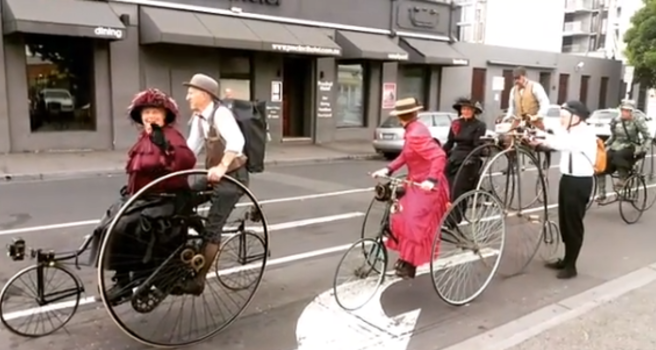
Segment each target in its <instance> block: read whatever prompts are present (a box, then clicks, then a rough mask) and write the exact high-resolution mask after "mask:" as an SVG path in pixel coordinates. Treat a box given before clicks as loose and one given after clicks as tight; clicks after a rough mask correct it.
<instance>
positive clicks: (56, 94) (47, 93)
mask: <svg viewBox="0 0 656 350" xmlns="http://www.w3.org/2000/svg"><path fill="white" fill-rule="evenodd" d="M43 95H44V96H45V97H47V98H62V99H68V98H71V95H69V94H68V92H66V91H57V90H51V91H45V92H44V93H43Z"/></svg>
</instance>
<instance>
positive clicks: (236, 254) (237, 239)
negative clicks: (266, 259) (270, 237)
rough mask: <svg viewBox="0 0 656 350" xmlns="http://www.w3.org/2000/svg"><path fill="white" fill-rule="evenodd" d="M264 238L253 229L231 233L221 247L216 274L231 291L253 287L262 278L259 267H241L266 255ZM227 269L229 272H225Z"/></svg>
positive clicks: (216, 261) (216, 262)
mask: <svg viewBox="0 0 656 350" xmlns="http://www.w3.org/2000/svg"><path fill="white" fill-rule="evenodd" d="M266 254H267V251H266V245H265V243H264V239H262V237H260V236H258V235H257V234H256V233H255V232H252V231H243V232H239V233H236V234H233V235H231V236H230V237H229V238H228V239H227V240H226V241H225V242H224V243H223V244H221V248H220V249H219V253H218V254H217V257H216V260H215V271H216V273H215V275H216V279H217V281H219V283H221V285H222V286H223V287H225V288H226V289H228V290H231V291H235V292H236V291H243V290H247V289H249V288H252V287H253V286H254V285H255V284H256V283H258V282H259V281H260V279H261V278H262V276H261V274H260V271H259V270H258V269H244V268H240V267H242V266H246V265H248V264H250V263H252V262H254V261H258V260H260V259H261V257H262V256H264V255H266ZM227 270H234V271H230V272H229V273H225V272H226V271H227Z"/></svg>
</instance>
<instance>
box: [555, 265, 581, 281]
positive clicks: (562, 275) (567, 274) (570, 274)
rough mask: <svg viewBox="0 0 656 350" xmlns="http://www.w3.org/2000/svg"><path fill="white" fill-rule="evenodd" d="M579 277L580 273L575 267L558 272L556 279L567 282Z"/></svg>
mask: <svg viewBox="0 0 656 350" xmlns="http://www.w3.org/2000/svg"><path fill="white" fill-rule="evenodd" d="M577 275H578V272H576V268H575V267H566V268H564V269H562V270H560V271H558V275H556V277H557V278H558V279H561V280H567V279H570V278H574V277H576V276H577Z"/></svg>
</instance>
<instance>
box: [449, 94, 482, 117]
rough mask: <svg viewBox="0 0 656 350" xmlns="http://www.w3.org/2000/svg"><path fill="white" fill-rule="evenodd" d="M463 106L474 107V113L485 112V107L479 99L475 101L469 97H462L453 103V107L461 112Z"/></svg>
mask: <svg viewBox="0 0 656 350" xmlns="http://www.w3.org/2000/svg"><path fill="white" fill-rule="evenodd" d="M462 107H469V108H473V109H474V114H481V113H483V107H482V106H481V104H480V103H478V101H474V100H472V99H470V98H467V97H461V98H459V99H457V100H456V103H454V104H453V109H455V110H456V111H457V112H458V113H460V108H462Z"/></svg>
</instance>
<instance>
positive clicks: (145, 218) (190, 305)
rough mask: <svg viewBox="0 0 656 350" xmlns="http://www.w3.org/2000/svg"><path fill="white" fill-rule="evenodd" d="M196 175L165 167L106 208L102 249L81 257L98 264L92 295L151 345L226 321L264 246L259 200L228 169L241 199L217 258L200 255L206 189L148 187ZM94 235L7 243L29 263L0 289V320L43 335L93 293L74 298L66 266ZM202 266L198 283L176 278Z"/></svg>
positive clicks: (260, 267)
mask: <svg viewBox="0 0 656 350" xmlns="http://www.w3.org/2000/svg"><path fill="white" fill-rule="evenodd" d="M193 176H199V177H200V176H202V177H206V176H207V171H205V170H187V171H180V172H176V173H172V174H169V175H166V176H163V177H161V178H159V179H157V180H155V181H153V182H151V183H150V184H148V185H147V186H146V187H144V188H143V189H141V190H140V191H139V192H137V193H136V194H135V195H133V196H131V197H130V198H126V199H125V201H124V204H122V205H120V206H119V205H116V206H113V207H112V208H114V209H112V208H110V210H109V211H108V214H109V216H108V217H106V218H104V219H103V222H105V223H106V224H107V225H106V226H104V227H105V229H104V230H102V232H100V237H102V240H101V242H102V243H101V245H100V249H99V256H98V258H97V259H93V258H92V259H90V260H91V261H90V264H89V265H87V266H89V267H92V268H93V267H94V265H96V264H97V265H98V267H97V274H98V290H99V294H100V295H99V296H98V297H95V300H96V302H97V301H100V302H102V303H103V305H104V306H105V308H106V310H107V312H108V314H109V316H110V318H111V320H112V321H114V323H116V325H117V326H118V327H119V328H120V329H121V330H122V331H123V332H124V333H126V334H127V335H128V336H130V337H131V338H133V339H135V340H136V341H138V342H140V343H143V344H146V345H149V346H154V347H159V348H180V347H183V346H188V345H192V344H195V343H199V342H201V341H203V340H206V339H208V338H210V337H212V336H213V335H215V334H216V333H218V332H220V331H221V330H223V329H225V328H226V327H228V326H229V325H230V324H232V323H233V322H234V321H235V320H236V319H237V318H238V317H239V315H241V314H242V313H243V312H244V310H245V309H246V308H247V307H248V305H249V303H250V302H251V300H252V299H253V296H254V295H255V292H256V291H257V289H258V287H259V285H260V282H261V280H262V276H263V273H264V268H265V265H266V261H267V257H268V256H269V249H268V248H269V232H268V228H267V222H266V218H265V217H264V214H263V212H262V208H261V206H260V205H259V203H258V202H257V199H256V198H255V196H254V195H253V193H252V192H251V191H250V190H248V188H246V187H244V186H243V185H242V184H241V183H239V182H238V181H236V180H234V179H233V178H231V177H229V176H225V177H224V180H225V181H227V182H228V183H230V184H231V185H232V186H233V188H234V189H235V190H238V191H239V192H240V193H241V195H242V196H241V201H240V203H238V204H237V206H236V208H234V209H233V212H232V214H231V215H230V218H229V219H228V223H227V224H226V226H224V227H223V230H222V242H221V244H220V248H219V249H218V252H217V254H216V256H215V257H214V261H208V260H209V259H205V257H204V255H203V254H202V251H203V247H204V246H205V245H206V239H207V238H206V236H207V232H208V231H209V230H213V229H214V228H212V227H211V225H210V224H211V223H210V222H209V221H208V219H207V216H206V213H207V211H208V206H209V205H210V203H209V202H210V200H211V193H212V192H211V190H210V189H203V190H199V191H190V190H187V191H180V192H176V193H155V192H153V191H152V189H153V188H155V187H156V186H158V185H160V184H162V183H163V182H164V181H170V180H172V179H176V178H178V179H180V178H182V180H183V181H186V180H189V178H190V177H193ZM93 241H94V236H93V235H89V236H87V237H86V238H85V241H84V242H83V244H82V246H81V247H80V248H79V249H78V250H75V251H72V252H69V253H63V252H54V251H48V250H46V249H28V248H27V247H26V244H25V241H24V240H22V239H18V240H16V241H14V243H12V244H11V245H10V246H9V248H8V249H9V256H10V257H11V258H12V259H13V260H15V261H16V260H23V259H25V257H26V256H27V257H31V258H34V259H35V260H36V264H35V265H33V266H30V267H27V268H25V269H23V270H21V271H19V272H18V273H17V274H16V275H14V276H13V277H12V278H11V279H10V280H9V281H8V282H7V284H6V285H5V286H4V288H3V290H2V292H1V293H0V308H1V310H0V311H1V313H2V323H3V324H4V325H5V327H7V329H8V330H10V331H11V332H13V333H15V334H18V335H21V336H27V337H39V336H44V335H48V334H51V333H53V332H55V331H57V330H58V329H61V328H62V327H64V326H65V325H66V323H67V322H68V321H69V320H70V319H71V318H72V317H73V315H74V313H75V311H76V310H77V308H78V306H79V305H80V303H81V301H84V300H86V301H85V303H87V304H88V303H93V302H94V300H93V299H94V298H93V297H92V298H91V299H92V300H87V299H88V298H85V299H84V300H81V299H82V298H81V296H82V294H83V293H84V291H85V288H84V286H83V285H82V281H81V279H80V278H79V277H78V276H77V274H76V273H75V272H74V271H73V269H71V268H70V266H74V267H77V268H78V269H80V265H82V264H81V263H79V258H80V256H81V255H82V254H83V253H84V252H86V251H87V250H91V251H92V252H93V251H94V249H89V248H90V247H91V246H92V242H93ZM95 251H96V252H97V250H95ZM210 264H211V265H210ZM206 270H207V275H206V283H205V288H204V289H203V290H202V291H196V293H195V294H186V293H187V292H185V291H184V289H183V288H182V283H184V282H185V281H187V280H188V279H191V278H194V277H196V276H197V275H198V274H199V273H201V272H202V271H206ZM116 271H122V272H123V276H125V275H126V273H127V276H129V278H128V280H127V281H124V282H125V283H123V284H121V285H118V284H115V281H113V280H112V277H111V275H112V273H113V272H116ZM57 276H59V277H57ZM26 281H27V282H26ZM118 287H120V288H118ZM20 297H22V298H20ZM12 303H18V305H19V306H18V308H17V309H16V308H12ZM30 304H31V305H33V306H30ZM35 323H37V324H36V325H35Z"/></svg>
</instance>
